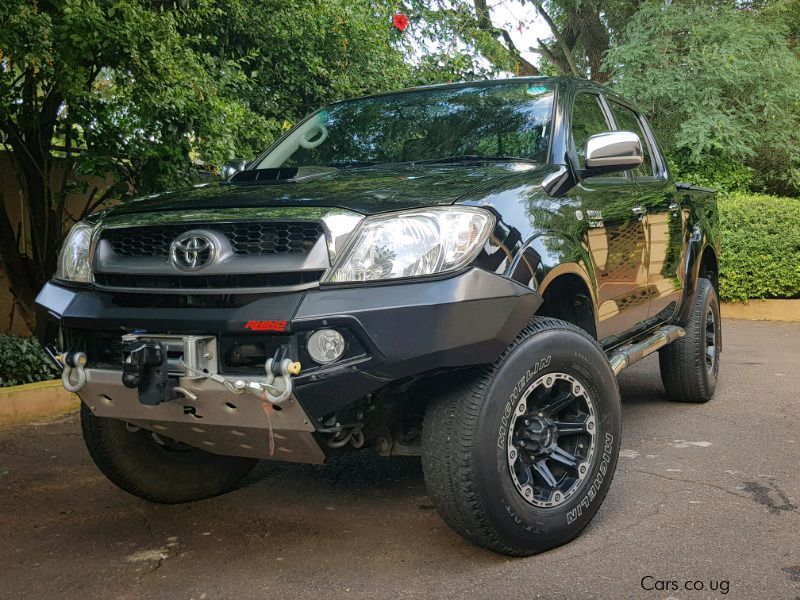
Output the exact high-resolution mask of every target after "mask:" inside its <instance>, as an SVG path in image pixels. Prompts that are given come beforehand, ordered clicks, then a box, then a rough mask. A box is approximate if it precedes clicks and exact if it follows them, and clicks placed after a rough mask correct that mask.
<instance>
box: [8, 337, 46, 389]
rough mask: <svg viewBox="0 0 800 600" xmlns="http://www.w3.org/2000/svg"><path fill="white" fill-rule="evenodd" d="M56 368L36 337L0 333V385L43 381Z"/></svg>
mask: <svg viewBox="0 0 800 600" xmlns="http://www.w3.org/2000/svg"><path fill="white" fill-rule="evenodd" d="M56 376H57V373H56V369H55V368H54V367H53V365H52V364H51V363H50V361H49V359H48V358H47V355H46V354H45V352H44V350H43V349H42V347H41V346H40V345H39V342H38V340H37V339H36V338H33V337H17V336H15V335H6V334H4V333H0V387H7V386H11V385H22V384H23V383H33V382H35V381H45V380H47V379H53V378H54V377H56Z"/></svg>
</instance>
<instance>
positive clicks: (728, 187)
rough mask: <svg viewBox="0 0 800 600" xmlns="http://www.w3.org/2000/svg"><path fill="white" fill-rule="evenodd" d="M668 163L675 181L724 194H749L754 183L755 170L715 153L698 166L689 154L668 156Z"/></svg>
mask: <svg viewBox="0 0 800 600" xmlns="http://www.w3.org/2000/svg"><path fill="white" fill-rule="evenodd" d="M667 162H668V163H669V168H670V171H671V173H672V176H673V177H674V178H675V180H677V181H688V182H690V183H692V184H694V185H700V186H704V187H708V188H711V189H713V190H716V191H717V192H719V193H722V194H725V193H732V192H747V191H748V190H749V189H750V186H751V184H752V182H753V169H751V168H750V167H747V166H745V165H744V164H742V163H741V162H739V161H736V160H733V159H730V158H725V157H722V156H719V155H718V154H715V153H710V154H708V155H706V156H705V157H704V159H703V162H701V163H699V164H698V163H695V162H692V161H691V160H690V158H689V156H688V152H686V151H677V152H673V153H672V154H671V155H668V157H667Z"/></svg>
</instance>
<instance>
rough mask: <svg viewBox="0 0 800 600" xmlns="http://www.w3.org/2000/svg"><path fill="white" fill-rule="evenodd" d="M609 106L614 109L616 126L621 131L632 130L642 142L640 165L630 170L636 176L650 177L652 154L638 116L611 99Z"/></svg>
mask: <svg viewBox="0 0 800 600" xmlns="http://www.w3.org/2000/svg"><path fill="white" fill-rule="evenodd" d="M610 104H611V108H612V110H613V111H614V118H615V119H616V120H617V127H618V128H619V129H621V130H622V131H632V132H633V133H635V134H636V135H638V136H639V139H640V140H641V142H642V152H643V153H644V161H643V162H642V164H641V166H640V167H638V168H637V169H634V170H633V171H631V173H633V174H634V176H636V177H652V176H653V175H655V170H654V169H653V155H652V152H651V151H650V145H649V144H648V142H647V137H646V136H645V135H644V131H643V130H642V125H641V123H640V121H639V117H638V116H637V115H636V113H635V112H633V111H632V110H631V109H630V108H627V107H625V106H622V105H621V104H617V103H616V102H614V101H613V100H612V101H611V102H610Z"/></svg>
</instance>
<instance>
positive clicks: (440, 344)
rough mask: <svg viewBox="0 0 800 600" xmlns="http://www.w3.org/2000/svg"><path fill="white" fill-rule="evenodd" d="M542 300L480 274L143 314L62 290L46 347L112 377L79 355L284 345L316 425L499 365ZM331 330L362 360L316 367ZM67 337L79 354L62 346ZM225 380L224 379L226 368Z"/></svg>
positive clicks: (43, 317)
mask: <svg viewBox="0 0 800 600" xmlns="http://www.w3.org/2000/svg"><path fill="white" fill-rule="evenodd" d="M541 302H542V299H541V297H540V296H539V295H538V294H537V293H536V292H535V291H533V290H531V289H530V288H527V287H525V286H522V285H520V284H518V283H516V282H514V281H512V280H509V279H507V278H504V277H500V276H498V275H495V274H493V273H490V272H488V271H485V270H482V269H479V268H473V269H470V270H468V271H466V272H463V273H461V274H458V275H456V276H453V277H449V278H445V279H436V280H427V281H418V282H414V283H395V284H388V285H369V286H357V287H356V286H354V287H338V288H321V289H316V290H308V291H302V292H297V293H288V294H279V295H268V296H261V297H257V298H255V299H254V300H252V301H251V302H247V303H246V304H243V305H241V306H237V307H230V308H225V307H223V308H206V307H203V308H195V307H191V306H184V307H181V308H152V307H143V308H136V307H131V306H128V305H122V304H120V302H119V299H118V298H117V297H115V296H114V294H111V293H107V292H99V291H94V290H88V289H77V288H74V289H70V288H67V287H63V286H61V285H58V284H56V283H49V284H47V285H45V287H44V288H43V289H42V291H41V292H40V294H39V297H38V298H37V304H38V306H39V309H40V310H41V312H42V314H40V322H41V323H43V324H44V326H43V327H42V328H41V331H42V333H41V334H40V338H41V341H42V343H43V345H44V346H45V347H46V348H49V349H51V350H52V351H53V353H54V354H55V353H56V352H61V351H83V352H86V354H87V356H88V360H89V363H88V365H87V368H88V370H90V371H91V369H98V368H100V369H101V370H109V369H108V367H109V365H108V364H99V362H100V359H99V358H98V357H97V356H93V351H92V350H91V347H90V345H89V346H85V347H75V346H76V345H77V346H80V345H81V344H86V343H87V342H86V340H88V339H90V338H91V337H92V336H101V335H102V336H106V337H109V338H118V337H121V336H122V335H123V334H125V333H131V332H135V333H139V334H147V333H151V334H153V335H155V334H178V335H180V334H183V335H190V334H201V335H215V336H219V337H220V338H221V339H226V336H239V337H240V336H248V338H247V339H253V340H275V339H280V341H281V343H287V344H288V345H289V347H290V353H294V355H291V358H293V359H295V360H297V359H299V360H300V361H301V362H302V363H303V367H304V369H303V372H302V373H301V375H300V376H298V377H296V378H295V379H294V385H295V394H296V399H297V401H298V402H299V403H300V405H302V408H303V409H304V411H305V412H306V413H307V414H308V415H309V416H310V417H311V419H312V422H315V423H316V422H318V421H319V420H320V419H322V418H323V417H325V416H326V415H329V414H331V413H333V412H335V411H336V410H338V409H340V408H343V407H345V406H347V405H349V404H351V403H353V402H354V401H356V400H358V399H360V398H362V397H364V396H365V395H366V394H369V393H371V392H374V391H376V390H377V389H379V388H381V387H383V386H384V385H386V384H387V383H389V382H391V381H394V380H397V379H401V378H404V377H408V376H413V375H418V374H421V373H425V372H427V371H431V370H434V369H441V368H452V367H462V366H468V365H474V364H484V363H490V362H492V361H494V360H495V359H496V358H497V357H498V356H499V355H500V354H501V353H502V352H503V350H504V349H505V348H506V347H507V346H508V345H509V344H510V343H511V342H512V341H513V339H514V338H515V337H516V335H517V334H518V333H519V331H520V330H521V329H522V328H523V327H524V326H525V324H526V323H527V322H528V321H529V320H530V318H531V316H532V315H533V314H534V313H535V312H536V310H537V309H538V308H539V306H540V305H541ZM253 321H259V322H262V321H270V322H285V329H284V330H283V331H267V332H253V331H251V329H252V327H249V328H248V324H249V323H252V322H253ZM323 327H333V328H337V329H340V330H342V331H344V332H346V337H347V338H348V339H349V340H351V345H352V346H353V347H354V348H357V351H355V354H354V355H352V356H347V355H346V358H345V359H343V360H341V361H339V362H336V363H333V364H331V365H328V366H324V367H323V366H315V365H313V363H311V361H310V360H309V359H308V358H307V355H306V354H304V341H305V339H306V337H307V335H308V334H309V333H310V332H311V331H313V330H315V329H319V328H323ZM59 329H60V334H59ZM78 332H79V335H78ZM73 334H74V335H73ZM59 335H60V336H61V338H62V339H65V340H68V341H67V342H66V344H65V345H72V346H73V347H66V348H60V347H58V346H59V344H58V343H57V342H56V339H58V337H59ZM81 340H83V341H81ZM120 368H121V366H120ZM111 370H112V372H113V365H111ZM220 372H221V373H222V374H225V373H226V371H225V366H224V365H223V366H221V368H220ZM262 373H263V371H262ZM233 375H234V376H235V372H233ZM108 377H110V376H105V375H104V378H105V379H104V381H107V380H108ZM104 385H110V384H108V383H104ZM119 386H120V387H122V384H121V382H120V383H119ZM84 401H86V399H85V398H84Z"/></svg>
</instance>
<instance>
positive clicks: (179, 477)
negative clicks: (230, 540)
mask: <svg viewBox="0 0 800 600" xmlns="http://www.w3.org/2000/svg"><path fill="white" fill-rule="evenodd" d="M81 429H82V431H83V439H84V442H85V443H86V448H87V449H88V450H89V454H90V455H91V457H92V459H93V460H94V462H95V464H96V465H97V467H98V468H99V469H100V471H102V472H103V474H104V475H105V476H106V477H108V479H110V480H111V481H112V482H113V483H115V484H116V485H117V486H118V487H120V488H122V489H123V490H125V491H126V492H128V493H130V494H133V495H134V496H139V497H140V498H144V499H145V500H150V501H151V502H162V503H166V504H177V503H180V502H190V501H192V500H200V499H202V498H209V497H211V496H217V495H219V494H222V493H224V492H227V491H228V490H230V489H231V488H232V487H233V486H234V485H236V484H237V483H238V482H239V481H240V480H241V479H242V478H244V477H245V476H246V475H247V474H248V473H249V472H250V471H251V470H252V469H253V467H255V466H256V464H257V463H258V461H257V460H256V459H254V458H243V457H239V456H221V455H219V454H211V453H210V452H206V451H205V450H201V449H199V448H193V447H191V446H187V445H186V444H182V443H180V442H176V441H174V440H172V439H170V438H167V437H163V436H160V435H158V434H157V433H154V432H152V431H147V430H145V429H141V428H138V427H132V426H130V425H128V424H126V423H124V422H123V421H117V420H116V419H106V418H102V417H96V416H95V415H94V414H92V411H91V410H89V408H88V407H87V406H86V405H85V404H81Z"/></svg>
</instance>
